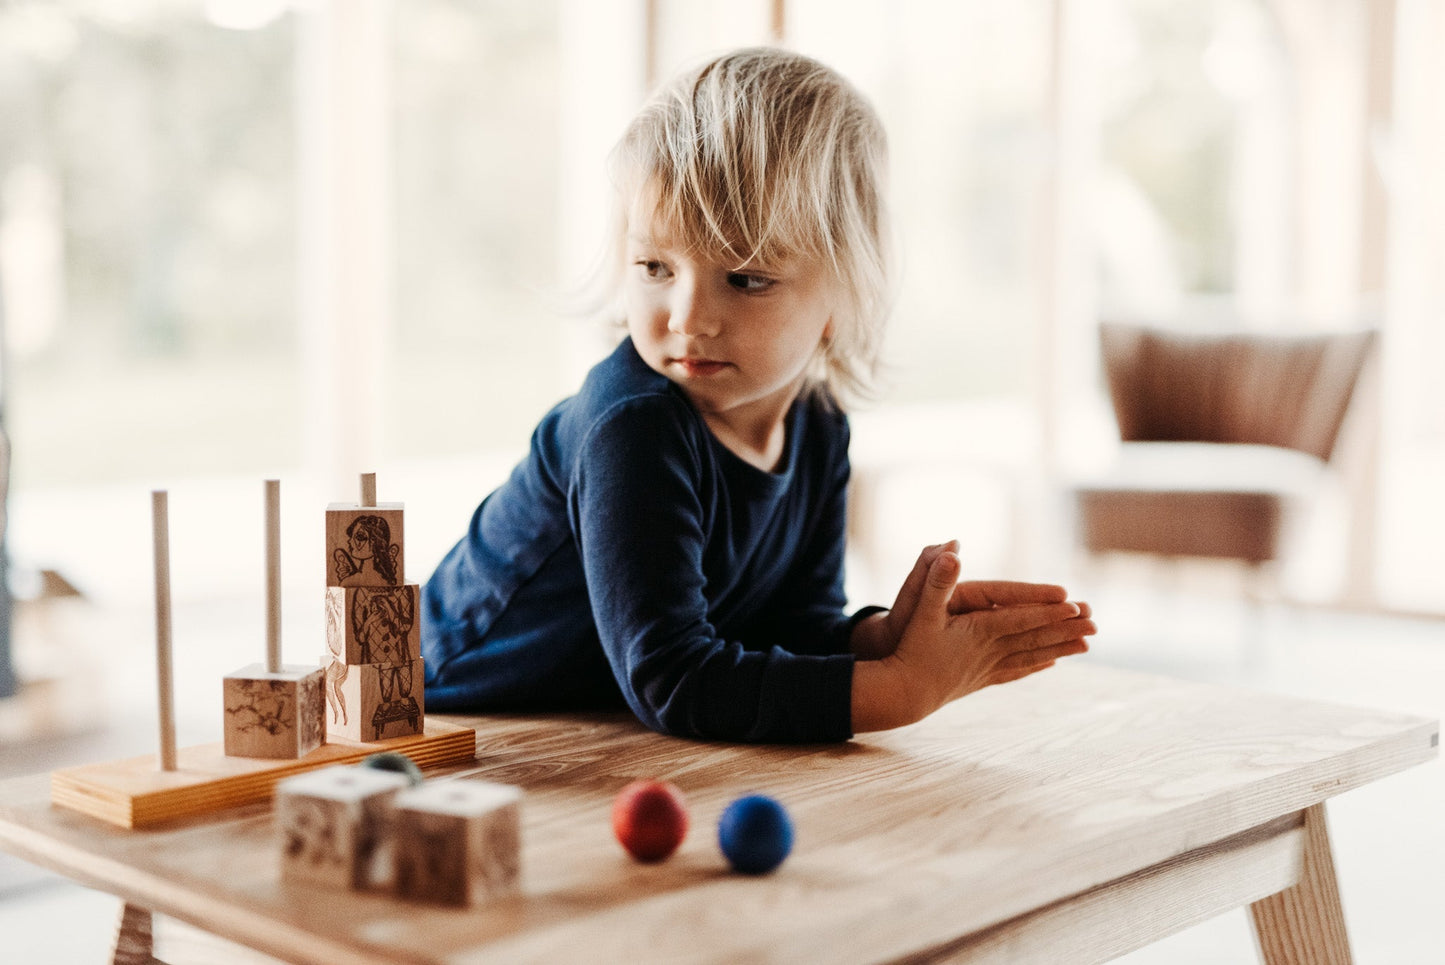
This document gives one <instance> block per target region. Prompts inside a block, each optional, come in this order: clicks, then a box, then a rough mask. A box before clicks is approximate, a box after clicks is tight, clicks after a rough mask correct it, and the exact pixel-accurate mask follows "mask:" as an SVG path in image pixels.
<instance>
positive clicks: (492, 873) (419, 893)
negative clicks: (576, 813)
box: [392, 781, 522, 905]
mask: <svg viewBox="0 0 1445 965" xmlns="http://www.w3.org/2000/svg"><path fill="white" fill-rule="evenodd" d="M521 802H522V792H521V789H520V788H516V787H512V786H511V785H507V784H491V783H487V782H485V781H434V782H431V783H428V784H423V785H422V786H420V787H416V788H412V789H410V790H406V791H402V792H401V793H400V794H398V795H397V796H396V797H395V798H394V799H393V801H392V807H393V814H392V829H393V834H394V836H395V837H394V842H393V845H394V850H393V856H394V859H395V863H396V871H395V882H394V883H395V887H396V892H397V894H398V895H400V896H401V897H403V898H410V899H413V900H416V901H427V902H433V903H436V904H444V905H468V904H474V903H477V902H480V901H484V900H486V899H488V898H493V897H497V896H499V895H503V894H506V893H507V892H509V891H511V890H513V889H514V888H515V887H516V885H517V881H518V878H519V877H520V874H521V847H522V824H521V821H522V818H521Z"/></svg>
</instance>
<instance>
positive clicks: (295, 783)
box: [275, 766, 411, 888]
mask: <svg viewBox="0 0 1445 965" xmlns="http://www.w3.org/2000/svg"><path fill="white" fill-rule="evenodd" d="M410 786H411V783H410V780H409V779H408V778H407V776H406V775H405V774H398V773H396V772H394V771H380V770H376V769H374V768H369V767H355V766H352V767H346V766H340V767H327V768H323V769H321V770H319V771H311V772H309V773H306V774H301V775H298V776H296V777H291V778H287V779H286V780H284V781H282V782H281V783H279V784H277V785H276V811H275V813H276V827H277V829H278V830H279V831H280V835H281V874H282V875H283V876H284V877H286V878H292V879H297V880H301V881H312V882H316V883H318V884H323V885H330V886H331V887H334V888H367V887H374V886H380V885H383V884H386V883H387V882H388V881H389V877H390V871H391V865H392V863H393V862H392V858H391V847H390V844H391V828H390V816H391V801H392V798H394V797H396V794H397V792H398V791H401V790H402V789H404V788H407V787H410Z"/></svg>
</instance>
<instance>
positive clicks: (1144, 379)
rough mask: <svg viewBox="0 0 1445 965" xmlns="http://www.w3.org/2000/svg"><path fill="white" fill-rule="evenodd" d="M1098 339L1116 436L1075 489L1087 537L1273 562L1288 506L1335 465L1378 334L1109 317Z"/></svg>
mask: <svg viewBox="0 0 1445 965" xmlns="http://www.w3.org/2000/svg"><path fill="white" fill-rule="evenodd" d="M1100 340H1101V341H1100V348H1101V353H1102V360H1103V366H1104V371H1105V374H1106V376H1107V379H1108V389H1109V396H1110V399H1111V400H1112V402H1113V407H1114V414H1115V417H1116V419H1117V421H1118V426H1119V437H1120V440H1121V446H1120V449H1119V453H1118V458H1117V459H1116V461H1115V462H1114V464H1113V465H1112V467H1110V468H1109V469H1108V470H1107V471H1105V472H1104V473H1102V474H1100V475H1099V476H1097V477H1095V478H1090V479H1088V480H1086V481H1084V482H1082V483H1080V484H1078V485H1077V486H1076V487H1075V488H1074V489H1073V492H1072V496H1073V508H1074V513H1075V521H1076V527H1077V539H1078V543H1079V545H1080V546H1081V547H1082V548H1083V549H1084V550H1085V551H1086V552H1087V553H1090V554H1099V553H1109V552H1131V553H1149V554H1154V555H1157V556H1163V557H1212V558H1224V559H1234V560H1239V561H1242V562H1243V563H1245V564H1248V565H1249V566H1250V567H1252V568H1254V569H1255V570H1256V572H1258V571H1259V570H1260V569H1261V568H1262V567H1263V566H1264V565H1265V564H1268V563H1270V562H1272V561H1275V560H1278V559H1279V558H1280V556H1281V553H1282V552H1283V550H1284V545H1285V542H1286V541H1285V535H1286V532H1287V530H1288V524H1289V522H1290V518H1291V514H1292V513H1294V512H1295V511H1297V510H1300V509H1303V508H1304V507H1305V506H1306V505H1307V502H1308V500H1310V499H1312V498H1314V495H1315V493H1316V491H1317V489H1318V487H1319V485H1320V483H1321V482H1322V479H1323V477H1324V476H1325V475H1326V474H1328V473H1329V472H1331V471H1332V468H1331V463H1332V460H1333V457H1334V455H1335V450H1336V442H1337V440H1338V438H1339V434H1340V428H1341V425H1342V423H1343V422H1344V418H1345V413H1346V412H1347V411H1348V409H1349V407H1350V400H1351V397H1352V396H1353V395H1354V391H1355V387H1356V385H1357V383H1358V381H1359V377H1360V373H1361V371H1362V369H1363V368H1364V365H1365V362H1366V360H1367V358H1368V357H1369V355H1370V353H1371V351H1372V350H1373V348H1374V345H1375V342H1376V333H1375V332H1374V331H1373V330H1355V331H1347V332H1334V333H1311V334H1264V333H1258V332H1243V331H1232V332H1227V333H1219V332H1210V333H1198V332H1185V331H1177V330H1170V329H1167V328H1159V327H1151V326H1145V325H1134V324H1122V323H1105V324H1104V325H1102V326H1101V327H1100Z"/></svg>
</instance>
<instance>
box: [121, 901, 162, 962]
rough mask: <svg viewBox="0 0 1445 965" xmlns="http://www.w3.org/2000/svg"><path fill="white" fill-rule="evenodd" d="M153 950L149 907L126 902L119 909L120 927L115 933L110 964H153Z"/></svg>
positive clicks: (154, 960)
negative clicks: (113, 952) (113, 949)
mask: <svg viewBox="0 0 1445 965" xmlns="http://www.w3.org/2000/svg"><path fill="white" fill-rule="evenodd" d="M154 952H155V944H154V941H153V939H152V935H151V913H150V909H149V908H141V907H140V906H138V905H132V904H131V903H130V902H126V903H125V907H124V908H122V909H121V910H120V929H119V930H118V931H117V932H116V935H115V954H114V955H113V956H112V957H111V965H153V963H155V962H156V959H155V957H154Z"/></svg>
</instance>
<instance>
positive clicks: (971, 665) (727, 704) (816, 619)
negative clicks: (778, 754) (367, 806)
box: [422, 49, 1094, 741]
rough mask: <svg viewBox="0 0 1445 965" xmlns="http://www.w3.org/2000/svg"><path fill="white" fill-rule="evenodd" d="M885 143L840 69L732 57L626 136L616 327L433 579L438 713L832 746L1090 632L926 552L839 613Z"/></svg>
mask: <svg viewBox="0 0 1445 965" xmlns="http://www.w3.org/2000/svg"><path fill="white" fill-rule="evenodd" d="M884 153H885V147H884V136H883V131H882V128H881V126H880V124H879V121H878V118H877V117H876V115H875V114H874V113H873V111H872V109H871V107H870V106H869V105H868V104H867V103H866V102H865V101H864V100H863V98H862V97H861V96H860V95H859V94H858V93H857V92H856V91H855V90H854V89H853V88H852V87H851V86H850V85H849V84H848V83H847V82H846V81H844V80H843V79H842V78H841V77H839V76H838V75H837V74H835V73H834V72H833V71H831V70H829V69H828V68H826V67H824V66H823V65H821V64H819V63H817V62H816V61H813V60H810V59H808V58H806V57H802V56H799V55H797V54H792V53H788V52H786V51H782V50H776V49H756V50H742V51H737V52H734V53H731V54H727V55H725V56H722V57H719V58H717V59H715V60H713V61H711V62H710V63H708V64H706V65H705V66H703V67H701V68H700V69H698V70H695V71H692V72H690V73H687V74H685V75H683V76H682V77H680V78H678V79H677V80H676V81H675V82H674V83H673V84H672V85H671V86H669V87H668V88H666V89H665V90H663V91H662V92H661V93H660V94H659V95H658V96H656V97H655V98H654V99H653V100H652V101H651V103H650V104H648V106H647V107H646V108H644V109H643V111H642V112H641V114H640V115H639V116H638V117H637V118H636V119H635V120H634V121H633V122H632V124H631V126H630V127H629V128H628V129H627V131H626V133H625V134H624V136H623V138H622V140H621V141H620V143H619V144H618V145H617V148H616V149H615V151H614V156H613V161H614V164H615V171H614V173H615V181H616V182H617V186H618V189H619V205H620V214H621V217H620V219H619V220H620V224H621V230H620V232H619V233H620V237H619V238H618V239H617V244H618V245H619V250H620V252H621V254H622V256H623V257H621V258H620V259H619V264H618V266H617V267H618V270H619V273H620V282H619V288H620V294H621V302H622V306H623V310H624V314H625V316H626V325H627V332H628V337H627V338H626V339H625V340H624V341H623V342H622V343H621V345H619V346H618V348H617V349H616V351H614V352H613V353H612V355H611V356H610V357H608V358H607V359H605V360H604V361H602V362H601V363H599V364H598V365H597V366H596V367H595V368H594V369H592V371H591V373H590V374H589V375H588V376H587V379H586V381H585V382H584V383H583V385H582V388H581V389H580V391H579V392H578V393H577V395H575V396H573V397H572V398H570V399H567V400H566V401H564V402H562V403H561V404H559V405H558V406H557V407H556V408H554V409H553V410H552V411H551V412H549V413H548V414H547V415H546V416H545V417H543V419H542V421H541V423H540V425H538V427H537V430H536V432H535V433H534V434H533V436H532V444H531V451H530V454H529V455H528V456H527V458H526V459H524V460H523V462H522V463H521V464H520V465H519V466H517V468H516V470H515V471H514V472H513V473H512V475H511V478H510V479H509V480H508V481H507V482H506V483H505V484H503V485H502V486H501V487H500V488H499V489H497V490H496V491H495V492H493V493H492V494H491V495H490V496H488V497H487V499H486V500H485V501H484V502H483V503H482V504H481V506H480V507H478V509H477V511H476V513H475V514H474V515H473V517H472V522H471V527H470V529H469V530H468V532H467V534H466V535H465V536H464V537H463V538H462V540H461V541H460V542H459V543H458V544H457V545H456V547H455V548H454V549H452V551H451V552H450V553H449V554H448V555H447V556H446V558H445V559H443V560H442V562H441V564H440V565H439V566H438V568H437V571H436V573H435V574H434V575H433V576H432V578H431V579H430V581H429V582H428V583H427V585H426V587H425V589H424V591H423V593H424V600H423V607H422V610H423V613H422V621H423V622H422V652H423V655H424V656H425V658H426V668H427V704H428V706H429V707H430V708H431V709H432V710H437V711H478V710H493V709H495V710H501V709H533V708H535V709H542V708H552V709H556V708H581V707H597V706H607V705H614V706H615V705H617V704H619V703H620V702H624V701H625V703H626V705H627V706H628V707H630V708H631V709H632V711H633V713H635V714H636V715H637V717H638V718H639V719H640V720H641V721H642V722H643V723H644V724H646V725H647V726H649V727H651V728H654V729H656V730H659V731H662V732H665V733H669V734H676V735H681V736H687V737H695V738H707V739H722V740H745V741H835V740H843V739H846V738H848V737H849V736H851V735H852V734H854V733H855V732H861V731H868V730H879V729H884V728H889V727H896V726H900V725H903V724H908V723H911V722H913V721H917V720H919V719H921V718H923V717H925V716H927V715H928V714H930V713H932V712H933V711H934V710H936V709H937V708H939V707H941V706H943V705H944V704H945V703H948V702H949V701H952V700H954V699H956V698H958V697H962V696H963V695H965V694H967V693H970V692H972V691H974V690H978V689H979V688H981V687H985V686H988V685H989V684H995V683H1003V682H1005V681H1009V680H1016V679H1018V678H1020V677H1024V676H1027V675H1028V674H1031V673H1034V672H1036V671H1038V670H1042V669H1044V668H1045V667H1048V666H1050V665H1052V663H1053V662H1054V660H1056V659H1058V658H1060V657H1064V656H1067V655H1070V654H1076V653H1082V652H1084V650H1085V649H1086V646H1085V643H1084V639H1083V638H1084V637H1085V636H1087V635H1089V634H1091V633H1093V632H1094V627H1093V624H1092V623H1091V622H1090V620H1089V613H1088V608H1087V607H1086V606H1084V605H1082V604H1080V605H1076V604H1074V603H1069V602H1066V601H1065V593H1064V590H1063V589H1062V588H1061V587H1056V586H1044V585H1035V584H1025V583H1012V582H983V583H961V584H960V583H958V582H957V580H958V575H959V568H960V563H959V558H958V555H957V549H958V545H957V544H956V543H945V544H941V545H937V546H930V547H928V548H927V549H925V550H924V551H923V552H922V554H921V555H920V557H919V559H918V563H917V564H916V565H915V566H914V568H913V571H912V572H911V573H910V574H909V576H908V578H907V579H906V580H905V581H904V584H903V587H902V589H901V590H900V591H899V593H898V597H897V599H896V600H895V602H894V604H893V607H892V608H891V609H889V610H884V609H883V608H881V607H865V608H864V609H862V610H859V611H858V612H856V613H854V614H852V615H851V616H846V615H844V613H843V606H844V603H845V600H844V596H843V543H844V522H845V500H846V497H847V486H848V471H849V469H848V422H847V419H846V418H845V417H844V415H843V414H842V412H841V410H840V408H839V405H838V399H839V396H840V395H841V394H843V393H855V392H857V391H858V390H860V389H861V388H863V387H865V386H866V383H867V379H868V376H869V375H870V374H871V371H872V369H873V366H874V362H875V360H876V358H877V353H878V343H879V337H880V334H881V327H882V324H883V318H884V314H885V311H886V300H887V296H886V287H887V286H886V271H885V257H884V247H885V234H886V231H887V226H886V219H885V213H884V207H883V199H882V194H881V188H882V180H883V165H884Z"/></svg>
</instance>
